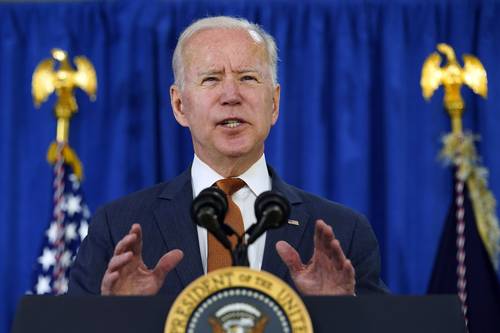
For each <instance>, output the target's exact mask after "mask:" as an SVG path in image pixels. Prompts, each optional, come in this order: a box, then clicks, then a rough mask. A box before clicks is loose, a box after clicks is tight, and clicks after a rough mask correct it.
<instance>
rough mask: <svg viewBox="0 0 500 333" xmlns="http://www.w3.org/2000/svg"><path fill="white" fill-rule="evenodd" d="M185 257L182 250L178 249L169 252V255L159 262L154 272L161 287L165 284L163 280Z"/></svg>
mask: <svg viewBox="0 0 500 333" xmlns="http://www.w3.org/2000/svg"><path fill="white" fill-rule="evenodd" d="M183 257H184V253H183V252H182V251H181V250H177V249H176V250H172V251H169V252H167V254H165V255H164V256H163V257H161V258H160V260H158V263H157V264H156V267H155V268H154V270H153V274H154V275H155V277H156V279H157V281H158V283H159V285H162V284H163V280H165V276H166V275H167V273H168V272H170V271H171V270H172V269H174V268H175V266H177V265H178V264H179V262H180V261H181V260H182V258H183Z"/></svg>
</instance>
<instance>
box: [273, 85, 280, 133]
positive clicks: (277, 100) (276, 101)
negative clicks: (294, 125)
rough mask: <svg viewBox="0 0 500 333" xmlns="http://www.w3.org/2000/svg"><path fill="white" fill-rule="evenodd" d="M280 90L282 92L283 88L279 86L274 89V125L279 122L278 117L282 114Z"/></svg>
mask: <svg viewBox="0 0 500 333" xmlns="http://www.w3.org/2000/svg"><path fill="white" fill-rule="evenodd" d="M280 90H281V87H280V85H279V84H277V85H276V86H275V87H274V91H273V115H272V122H271V123H272V124H273V125H274V124H276V122H277V121H278V116H279V113H280Z"/></svg>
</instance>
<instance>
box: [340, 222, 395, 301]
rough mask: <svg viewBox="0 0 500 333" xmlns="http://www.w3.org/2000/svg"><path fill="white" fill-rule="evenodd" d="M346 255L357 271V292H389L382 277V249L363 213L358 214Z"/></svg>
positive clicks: (362, 293) (360, 293)
mask: <svg viewBox="0 0 500 333" xmlns="http://www.w3.org/2000/svg"><path fill="white" fill-rule="evenodd" d="M346 256H347V257H348V258H349V259H350V260H351V262H352V264H353V266H354V269H355V271H356V294H357V295H364V294H372V293H388V292H389V290H388V289H387V287H386V285H385V284H384V282H383V281H382V279H381V278H380V251H379V246H378V242H377V238H376V237H375V234H374V232H373V230H372V228H371V226H370V224H369V223H368V221H367V220H366V218H365V217H364V216H362V215H359V214H356V223H355V225H354V230H353V233H352V240H351V242H350V248H349V249H348V251H347V253H346Z"/></svg>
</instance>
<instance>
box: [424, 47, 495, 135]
mask: <svg viewBox="0 0 500 333" xmlns="http://www.w3.org/2000/svg"><path fill="white" fill-rule="evenodd" d="M437 49H438V51H439V52H441V53H442V54H444V55H445V56H446V58H447V60H448V61H447V63H446V64H445V65H444V66H443V67H440V66H441V60H442V59H441V56H440V55H439V53H437V52H433V53H432V54H431V55H430V56H429V57H427V59H426V60H425V62H424V65H423V67H422V76H421V79H420V86H421V87H422V94H423V96H424V98H425V99H426V100H429V99H430V98H431V97H432V95H433V94H434V92H435V91H436V90H437V89H438V88H439V86H440V85H443V86H444V104H445V108H446V110H447V111H448V113H449V114H450V117H451V119H452V128H453V132H454V133H461V132H462V122H461V116H462V113H463V110H464V101H463V99H462V95H461V93H460V89H461V88H462V85H464V84H465V85H466V86H468V87H469V88H471V89H472V90H473V91H474V92H475V93H476V94H479V95H481V96H482V97H485V98H486V96H487V94H488V80H487V78H486V71H485V69H484V67H483V64H481V62H480V61H479V59H478V58H476V57H474V56H472V55H467V54H466V55H464V56H463V59H464V67H462V66H460V64H459V63H458V61H457V58H456V56H455V51H454V50H453V48H452V47H451V46H449V45H447V44H444V43H441V44H438V45H437Z"/></svg>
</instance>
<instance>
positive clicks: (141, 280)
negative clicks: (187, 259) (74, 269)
mask: <svg viewBox="0 0 500 333" xmlns="http://www.w3.org/2000/svg"><path fill="white" fill-rule="evenodd" d="M182 257H183V253H182V251H181V250H172V251H170V252H168V253H166V254H165V255H164V256H163V257H161V258H160V260H158V263H157V264H156V267H155V268H153V269H148V268H147V267H146V265H145V264H144V261H143V260H142V231H141V226H140V225H139V224H134V225H132V227H131V228H130V231H129V233H128V234H127V235H126V236H125V237H123V238H122V239H121V240H120V241H119V242H118V244H116V247H115V252H114V254H113V257H112V258H111V260H110V261H109V263H108V268H107V270H106V272H105V273H104V277H103V279H102V282H101V294H102V295H154V294H156V293H157V292H158V290H160V288H161V286H162V285H163V281H164V280H165V277H166V276H167V273H168V272H170V271H171V270H172V269H173V268H174V267H175V266H176V265H177V264H178V263H179V262H180V261H181V260H182Z"/></svg>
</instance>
